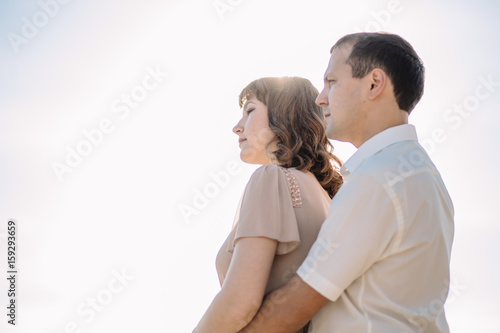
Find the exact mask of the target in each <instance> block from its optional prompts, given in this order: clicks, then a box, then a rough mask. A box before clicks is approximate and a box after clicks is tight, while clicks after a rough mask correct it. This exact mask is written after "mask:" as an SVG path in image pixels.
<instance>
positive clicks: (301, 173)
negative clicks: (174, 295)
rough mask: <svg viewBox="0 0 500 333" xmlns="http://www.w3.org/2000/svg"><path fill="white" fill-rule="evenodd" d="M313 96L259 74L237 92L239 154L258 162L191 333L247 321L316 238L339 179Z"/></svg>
mask: <svg viewBox="0 0 500 333" xmlns="http://www.w3.org/2000/svg"><path fill="white" fill-rule="evenodd" d="M317 95H318V91H317V90H316V89H315V88H314V87H313V86H312V84H311V83H310V82H309V81H308V80H306V79H303V78H299V77H283V78H261V79H258V80H256V81H253V82H252V83H250V84H249V85H248V86H247V87H246V88H245V89H243V91H242V92H241V93H240V96H239V104H240V107H241V108H242V111H243V116H242V118H241V120H240V121H239V122H238V124H237V125H236V126H235V127H234V129H233V131H234V133H235V134H237V135H238V137H239V145H240V149H241V153H240V157H241V159H242V160H243V161H244V162H247V163H253V164H262V166H261V167H260V168H258V169H257V170H256V171H255V172H254V174H253V175H252V177H251V178H250V181H249V182H248V184H247V187H246V188H245V192H244V193H243V197H242V199H241V201H240V204H239V207H238V210H237V212H236V217H235V221H234V224H233V228H232V231H231V233H230V235H229V236H228V238H227V239H226V241H225V243H224V244H223V245H222V248H221V249H220V251H219V253H218V255H217V259H216V266H217V273H218V275H219V280H220V283H221V286H222V289H221V291H220V292H219V294H217V296H216V297H215V299H214V300H213V301H212V304H211V305H210V307H209V308H208V310H207V311H206V313H205V315H204V316H203V318H202V319H201V320H200V322H199V324H198V326H197V327H196V328H195V330H194V332H196V333H205V332H207V333H208V332H211V333H223V332H231V333H235V332H238V331H240V330H241V329H243V328H244V327H245V326H247V324H248V323H249V322H250V321H251V320H252V318H253V317H254V316H255V314H256V313H257V310H258V309H259V307H260V305H261V303H262V300H263V297H264V295H265V294H266V293H268V292H269V291H271V290H274V289H276V288H279V287H281V286H282V285H284V284H285V283H286V282H287V281H288V280H289V279H290V278H291V277H292V275H293V274H294V273H295V271H296V270H297V268H298V267H299V266H300V264H301V263H302V261H303V260H304V259H305V258H306V256H307V253H308V252H309V249H310V248H311V246H312V244H313V243H314V241H315V240H316V237H317V235H318V232H319V229H320V227H321V224H322V223H323V221H324V220H325V218H326V215H327V213H328V209H329V206H330V201H331V198H332V197H333V196H334V195H335V193H336V192H337V190H338V189H339V187H340V185H341V184H342V178H341V176H340V174H339V173H338V171H337V170H338V167H340V165H341V162H340V160H339V159H338V158H337V157H336V156H335V155H333V154H332V150H333V148H332V146H331V144H330V142H329V141H328V138H327V137H326V134H325V124H324V121H323V113H322V110H321V108H320V107H319V106H317V105H316V104H315V98H316V96H317ZM334 165H335V166H334ZM301 332H302V331H301ZM304 332H306V328H305V329H304Z"/></svg>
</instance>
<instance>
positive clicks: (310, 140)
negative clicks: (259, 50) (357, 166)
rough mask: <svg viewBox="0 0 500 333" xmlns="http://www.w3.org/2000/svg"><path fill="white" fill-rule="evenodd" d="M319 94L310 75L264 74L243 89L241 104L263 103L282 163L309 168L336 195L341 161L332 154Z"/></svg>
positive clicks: (278, 159)
mask: <svg viewBox="0 0 500 333" xmlns="http://www.w3.org/2000/svg"><path fill="white" fill-rule="evenodd" d="M316 96H318V90H317V89H316V88H315V87H314V86H313V85H312V84H311V82H310V81H309V80H307V79H304V78H301V77H281V78H276V77H265V78H260V79H257V80H255V81H253V82H251V83H250V84H249V85H248V86H246V87H245V88H244V89H243V90H242V91H241V93H240V96H239V104H240V108H241V107H243V105H244V104H245V102H246V101H247V100H248V99H250V98H256V99H258V100H259V101H260V102H262V103H264V104H265V105H266V106H267V108H268V117H269V127H270V128H271V131H273V133H274V134H275V135H276V139H277V150H275V151H273V152H269V153H270V154H272V156H274V158H275V159H276V161H277V164H278V165H280V166H283V167H285V168H296V169H298V170H303V171H304V170H305V171H310V172H311V173H312V174H314V176H315V177H316V179H318V181H319V183H320V184H321V186H323V188H324V189H325V190H326V191H327V192H328V194H329V195H330V198H333V196H334V195H335V193H337V191H338V189H339V188H340V186H341V185H342V176H341V175H340V173H339V168H340V166H341V165H342V161H341V160H340V159H339V158H338V157H337V156H335V155H334V154H333V146H332V144H331V143H330V141H329V140H328V138H327V136H326V133H325V123H324V116H323V110H322V109H321V107H320V106H318V105H316V103H315V100H316ZM270 144H271V142H269V143H268V145H267V146H266V148H268V147H269V145H270Z"/></svg>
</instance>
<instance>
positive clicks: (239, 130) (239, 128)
mask: <svg viewBox="0 0 500 333" xmlns="http://www.w3.org/2000/svg"><path fill="white" fill-rule="evenodd" d="M242 132H243V126H242V125H241V120H240V121H238V123H237V124H236V126H234V127H233V133H234V134H236V135H239V134H240V133H242Z"/></svg>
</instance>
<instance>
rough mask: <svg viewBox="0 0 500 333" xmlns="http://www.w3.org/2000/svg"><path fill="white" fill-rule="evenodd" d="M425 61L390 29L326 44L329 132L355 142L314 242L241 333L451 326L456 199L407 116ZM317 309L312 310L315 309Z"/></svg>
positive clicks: (321, 101) (323, 102)
mask: <svg viewBox="0 0 500 333" xmlns="http://www.w3.org/2000/svg"><path fill="white" fill-rule="evenodd" d="M423 87H424V67H423V64H422V61H421V60H420V58H419V57H418V55H417V54H416V53H415V51H414V49H413V48H412V46H411V45H410V44H409V43H408V42H406V41H405V40H404V39H402V38H401V37H399V36H397V35H393V34H382V33H359V34H352V35H347V36H345V37H343V38H341V39H340V40H339V41H338V42H337V43H336V44H335V45H334V46H333V48H332V50H331V58H330V62H329V65H328V68H327V70H326V73H325V77H324V89H323V91H322V92H321V93H320V95H319V96H318V98H317V100H316V103H317V104H318V105H320V106H322V107H323V108H324V114H325V121H326V123H327V127H326V131H327V134H328V137H329V138H331V139H335V140H340V141H348V142H351V143H352V144H354V145H355V146H356V147H357V148H358V150H357V151H356V153H355V154H354V155H353V156H352V157H351V158H350V159H349V160H348V161H347V162H346V163H345V164H344V166H343V167H342V169H341V173H342V175H343V177H344V185H343V186H342V188H341V189H340V190H339V192H338V193H337V194H336V196H335V197H334V198H333V200H332V203H331V207H330V212H329V215H328V217H327V219H326V221H325V222H324V223H323V226H322V228H321V231H320V233H319V235H318V238H317V240H316V243H315V244H314V245H313V247H312V248H311V250H310V252H309V255H308V257H307V258H306V260H305V261H304V263H303V264H302V266H301V267H300V268H299V269H298V271H297V274H296V275H295V276H294V277H293V278H292V280H290V281H289V282H288V283H287V284H286V285H285V286H283V287H282V288H280V289H278V290H275V291H273V292H272V293H270V294H269V295H267V297H266V298H265V300H264V303H263V305H262V307H261V309H260V310H259V313H258V314H257V315H256V316H255V317H254V319H253V321H252V322H251V323H250V324H249V325H248V326H247V327H246V328H245V330H244V332H259V333H261V332H273V333H276V332H297V331H298V330H299V329H300V328H301V327H303V326H304V325H306V324H307V323H308V322H309V320H311V319H312V321H311V323H310V327H309V332H314V333H327V332H328V333H331V332H342V333H348V332H373V333H378V332H384V333H388V332H448V331H449V328H448V324H447V322H446V318H445V315H444V310H443V304H444V301H445V299H446V297H447V294H448V289H449V260H450V251H451V245H452V240H453V230H454V227H453V214H454V213H453V205H452V202H451V199H450V197H449V195H448V192H447V190H446V188H445V186H444V184H443V181H442V179H441V177H440V175H439V172H438V171H437V170H436V167H435V166H434V164H433V163H432V162H431V160H430V158H429V156H428V155H427V153H426V152H425V150H424V149H423V148H422V146H421V145H420V144H419V143H418V141H417V135H416V132H415V128H414V127H413V126H412V125H409V124H408V115H409V114H410V112H411V111H412V110H413V108H414V107H415V105H416V104H417V103H418V101H419V100H420V98H421V96H422V94H423ZM313 317H314V318H313Z"/></svg>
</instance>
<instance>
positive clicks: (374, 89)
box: [368, 68, 388, 100]
mask: <svg viewBox="0 0 500 333" xmlns="http://www.w3.org/2000/svg"><path fill="white" fill-rule="evenodd" d="M368 75H370V77H369V78H370V83H371V87H370V93H369V94H368V99H370V100H374V99H376V98H377V97H379V96H380V95H381V94H382V93H383V92H384V90H385V87H386V85H387V80H388V77H387V74H386V73H385V72H384V71H383V70H381V69H379V68H375V69H374V70H372V71H371V73H370V74H368Z"/></svg>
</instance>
